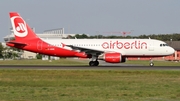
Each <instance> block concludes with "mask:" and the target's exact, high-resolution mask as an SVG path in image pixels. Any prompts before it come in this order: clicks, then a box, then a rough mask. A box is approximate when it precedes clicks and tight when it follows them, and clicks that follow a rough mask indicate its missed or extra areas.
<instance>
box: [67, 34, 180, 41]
mask: <svg viewBox="0 0 180 101" xmlns="http://www.w3.org/2000/svg"><path fill="white" fill-rule="evenodd" d="M68 38H69V39H75V38H77V39H95V38H96V39H135V38H137V39H149V38H151V39H157V40H162V41H180V34H178V33H174V34H158V35H157V34H152V35H139V36H116V35H110V36H104V35H94V36H88V35H86V34H76V35H75V36H68Z"/></svg>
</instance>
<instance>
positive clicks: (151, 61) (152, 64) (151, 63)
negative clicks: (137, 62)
mask: <svg viewBox="0 0 180 101" xmlns="http://www.w3.org/2000/svg"><path fill="white" fill-rule="evenodd" d="M149 66H151V67H153V66H154V63H153V60H152V58H150V63H149Z"/></svg>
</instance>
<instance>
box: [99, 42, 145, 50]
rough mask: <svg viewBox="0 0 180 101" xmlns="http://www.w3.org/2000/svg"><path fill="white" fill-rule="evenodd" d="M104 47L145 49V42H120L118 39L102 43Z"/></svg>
mask: <svg viewBox="0 0 180 101" xmlns="http://www.w3.org/2000/svg"><path fill="white" fill-rule="evenodd" d="M102 47H103V48H104V49H123V48H124V49H147V43H146V42H141V41H133V42H120V41H118V40H117V41H109V42H104V43H103V44H102Z"/></svg>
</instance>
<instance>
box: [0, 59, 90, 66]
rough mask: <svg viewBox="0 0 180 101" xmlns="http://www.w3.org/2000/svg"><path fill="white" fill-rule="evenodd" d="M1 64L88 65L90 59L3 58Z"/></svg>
mask: <svg viewBox="0 0 180 101" xmlns="http://www.w3.org/2000/svg"><path fill="white" fill-rule="evenodd" d="M0 65H69V66H71V65H75V66H76V65H88V61H80V60H79V59H60V60H51V61H50V60H37V59H35V60H1V61H0Z"/></svg>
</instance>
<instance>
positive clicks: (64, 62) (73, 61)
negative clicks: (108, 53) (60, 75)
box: [0, 59, 180, 66]
mask: <svg viewBox="0 0 180 101" xmlns="http://www.w3.org/2000/svg"><path fill="white" fill-rule="evenodd" d="M88 64H89V60H81V59H60V60H52V61H51V62H50V61H49V60H1V61H0V65H63V66H77V65H84V66H88ZM119 64H121V63H119ZM125 64H138V65H142V66H149V61H143V60H129V61H128V60H127V61H126V62H125ZM154 64H155V65H154V66H180V62H174V61H154ZM100 65H101V64H100Z"/></svg>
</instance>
